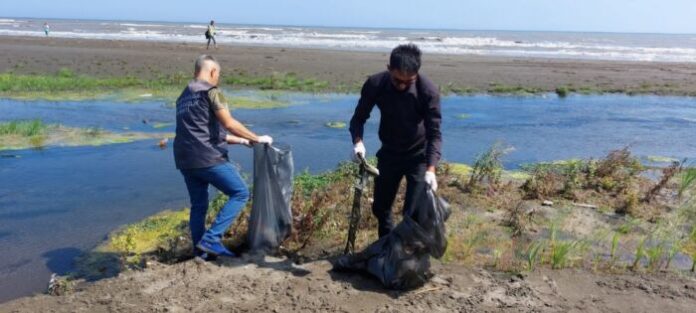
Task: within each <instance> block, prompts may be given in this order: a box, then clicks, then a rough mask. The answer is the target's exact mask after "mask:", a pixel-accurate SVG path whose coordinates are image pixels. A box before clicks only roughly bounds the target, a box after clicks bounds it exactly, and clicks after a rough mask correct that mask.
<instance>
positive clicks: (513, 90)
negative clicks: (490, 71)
mask: <svg viewBox="0 0 696 313" xmlns="http://www.w3.org/2000/svg"><path fill="white" fill-rule="evenodd" d="M488 92H489V93H491V94H504V95H519V96H527V95H535V94H540V93H542V92H544V91H543V90H542V89H540V88H535V87H527V86H508V85H501V84H493V85H492V86H491V87H490V88H488Z"/></svg>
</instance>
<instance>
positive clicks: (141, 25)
mask: <svg viewBox="0 0 696 313" xmlns="http://www.w3.org/2000/svg"><path fill="white" fill-rule="evenodd" d="M118 25H121V26H127V27H166V26H167V25H159V24H132V23H120V24H118Z"/></svg>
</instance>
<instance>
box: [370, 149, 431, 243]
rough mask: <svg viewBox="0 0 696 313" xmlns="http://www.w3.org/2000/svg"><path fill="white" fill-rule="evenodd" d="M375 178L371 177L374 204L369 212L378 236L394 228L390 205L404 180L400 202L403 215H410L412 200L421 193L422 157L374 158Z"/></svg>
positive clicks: (423, 157)
mask: <svg viewBox="0 0 696 313" xmlns="http://www.w3.org/2000/svg"><path fill="white" fill-rule="evenodd" d="M377 168H378V169H379V176H378V177H376V178H375V193H374V200H375V201H374V202H373V203H372V213H373V214H374V215H375V217H377V220H378V221H379V229H378V231H379V237H380V238H382V237H383V236H385V235H387V234H389V232H390V231H391V230H392V228H394V220H393V217H392V206H393V205H394V200H395V199H396V193H397V192H398V191H399V185H400V184H401V180H402V179H403V178H404V177H406V196H405V199H404V208H403V212H402V213H403V215H411V214H412V213H413V212H415V210H417V208H416V207H415V204H416V203H418V201H415V200H416V199H418V198H419V197H421V196H422V195H421V194H422V193H423V192H424V191H425V180H424V175H425V171H426V168H427V162H426V159H425V156H424V155H419V156H416V157H386V156H379V155H378V158H377Z"/></svg>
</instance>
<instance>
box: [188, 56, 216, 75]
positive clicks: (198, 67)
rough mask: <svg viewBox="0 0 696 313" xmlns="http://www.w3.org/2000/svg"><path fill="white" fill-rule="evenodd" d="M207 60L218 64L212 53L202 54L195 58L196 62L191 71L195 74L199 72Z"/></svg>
mask: <svg viewBox="0 0 696 313" xmlns="http://www.w3.org/2000/svg"><path fill="white" fill-rule="evenodd" d="M208 61H210V62H213V63H214V64H215V65H217V66H220V64H219V63H218V61H217V60H216V59H215V58H214V57H213V56H212V55H207V54H202V55H200V56H199V57H198V58H196V64H195V65H194V68H193V72H194V73H195V74H196V75H198V73H200V72H201V70H203V68H204V67H205V64H206V62H208Z"/></svg>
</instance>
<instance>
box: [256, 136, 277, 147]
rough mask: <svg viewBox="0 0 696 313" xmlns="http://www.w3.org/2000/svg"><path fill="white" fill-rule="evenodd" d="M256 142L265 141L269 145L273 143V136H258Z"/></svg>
mask: <svg viewBox="0 0 696 313" xmlns="http://www.w3.org/2000/svg"><path fill="white" fill-rule="evenodd" d="M258 143H267V144H269V145H272V144H273V138H271V136H266V135H264V136H259V139H258Z"/></svg>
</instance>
